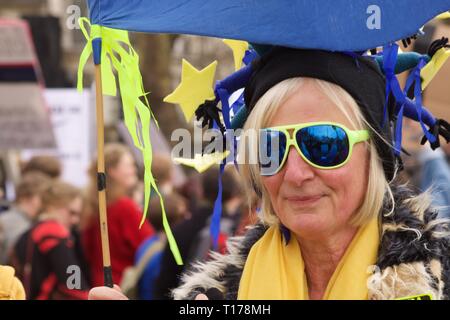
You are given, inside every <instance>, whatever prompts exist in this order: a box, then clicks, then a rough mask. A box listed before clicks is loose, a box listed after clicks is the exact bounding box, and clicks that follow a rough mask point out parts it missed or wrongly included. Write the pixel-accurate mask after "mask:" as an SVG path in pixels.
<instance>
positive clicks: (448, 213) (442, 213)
mask: <svg viewBox="0 0 450 320" xmlns="http://www.w3.org/2000/svg"><path fill="white" fill-rule="evenodd" d="M404 127H405V139H404V141H405V142H404V147H405V149H406V151H408V152H409V153H410V155H411V156H410V157H405V160H404V163H405V168H406V170H405V174H404V177H403V178H404V180H408V181H410V182H411V183H412V184H413V185H414V186H415V187H416V188H417V189H418V190H420V192H425V191H427V190H431V191H432V192H431V201H432V202H431V204H432V205H433V206H434V207H435V208H436V209H437V210H438V215H437V217H438V218H450V164H449V163H448V162H447V159H446V154H445V147H447V145H446V144H444V143H443V144H442V149H436V150H431V149H430V148H428V147H426V146H422V145H421V144H420V143H419V142H420V140H421V137H422V136H421V134H422V129H421V127H420V125H419V124H418V123H416V122H415V121H412V120H410V119H407V120H405V126H404Z"/></svg>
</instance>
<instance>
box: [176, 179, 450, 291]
mask: <svg viewBox="0 0 450 320" xmlns="http://www.w3.org/2000/svg"><path fill="white" fill-rule="evenodd" d="M392 190H393V195H394V200H395V203H396V205H395V209H394V211H393V213H391V214H390V215H386V213H388V212H389V211H390V208H392V205H391V206H389V205H388V204H387V201H385V205H384V207H383V212H384V214H383V215H382V219H381V233H382V234H381V238H380V239H381V241H380V246H379V250H378V259H377V262H376V266H374V268H373V271H372V272H371V275H370V276H369V279H368V297H369V299H372V300H386V299H397V298H403V297H409V296H415V295H422V294H431V295H432V298H433V300H441V299H450V238H449V236H448V234H449V233H448V230H449V229H448V224H447V223H446V222H439V221H438V220H436V219H435V218H436V215H437V213H436V211H435V210H433V209H432V208H431V207H430V201H429V200H428V199H427V197H426V195H425V194H422V195H417V194H415V193H413V192H412V191H411V190H410V189H409V188H407V187H406V186H396V187H392ZM266 229H267V227H265V226H264V225H262V224H257V225H256V226H254V227H252V228H251V229H249V230H248V231H247V233H246V234H245V236H242V237H236V238H233V239H231V240H230V241H229V243H228V244H229V246H228V250H229V253H228V254H226V255H220V254H213V258H212V259H211V260H210V261H208V262H206V263H198V264H196V265H194V266H193V267H192V268H191V270H190V271H189V272H187V273H185V274H184V275H183V276H182V278H181V285H180V286H179V287H178V288H176V289H174V290H172V296H173V298H174V299H188V300H189V299H194V298H195V297H196V295H197V294H199V293H204V292H206V291H208V290H210V289H213V288H215V289H218V290H219V291H220V292H221V293H222V294H223V298H224V299H230V300H234V299H236V298H237V293H238V289H239V282H240V279H241V276H242V272H243V268H244V264H245V261H246V259H247V256H248V254H249V251H250V249H251V247H252V246H253V244H254V243H255V242H256V241H257V240H258V239H260V238H261V237H262V236H263V234H264V232H265V231H266ZM216 292H217V291H216Z"/></svg>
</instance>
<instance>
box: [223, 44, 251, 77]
mask: <svg viewBox="0 0 450 320" xmlns="http://www.w3.org/2000/svg"><path fill="white" fill-rule="evenodd" d="M223 42H224V43H225V44H226V45H227V46H229V47H230V48H231V50H233V57H234V68H235V69H236V70H239V69H240V68H241V67H242V59H243V58H244V55H245V51H247V50H248V42H246V41H240V40H230V39H224V40H223Z"/></svg>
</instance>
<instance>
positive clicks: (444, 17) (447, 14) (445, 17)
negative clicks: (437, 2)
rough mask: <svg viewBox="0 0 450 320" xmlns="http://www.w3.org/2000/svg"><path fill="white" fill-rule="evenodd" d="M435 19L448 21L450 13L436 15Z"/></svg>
mask: <svg viewBox="0 0 450 320" xmlns="http://www.w3.org/2000/svg"><path fill="white" fill-rule="evenodd" d="M436 19H441V20H445V19H450V12H449V11H447V12H444V13H441V14H440V15H438V16H437V17H436Z"/></svg>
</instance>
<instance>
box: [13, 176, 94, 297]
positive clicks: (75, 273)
mask: <svg viewBox="0 0 450 320" xmlns="http://www.w3.org/2000/svg"><path fill="white" fill-rule="evenodd" d="M82 206H83V203H82V196H81V192H80V190H78V189H77V188H76V187H74V186H72V185H70V184H68V183H65V182H62V181H58V180H54V181H52V182H51V183H50V185H49V187H48V188H47V189H46V190H45V191H44V193H43V195H42V208H43V210H42V213H40V214H39V216H38V222H37V223H36V224H35V225H34V226H33V227H32V228H31V229H30V230H29V231H27V232H26V233H25V234H23V235H22V236H21V237H20V238H19V240H18V242H17V244H16V245H15V247H14V254H13V263H14V265H16V266H17V267H16V270H17V273H18V275H19V278H20V279H21V280H22V282H23V285H24V287H25V290H26V297H27V299H30V300H60V299H71V300H72V299H77V300H78V299H80V300H85V299H87V296H88V289H89V284H88V282H87V275H86V274H85V273H84V272H83V270H82V269H80V266H81V261H82V257H80V256H79V254H78V252H77V251H76V244H75V243H74V239H73V238H72V236H71V232H70V230H71V229H72V228H73V227H74V226H77V225H78V223H79V221H80V214H81V209H82ZM74 266H76V267H78V269H76V268H74V269H72V268H73V267H74Z"/></svg>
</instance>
